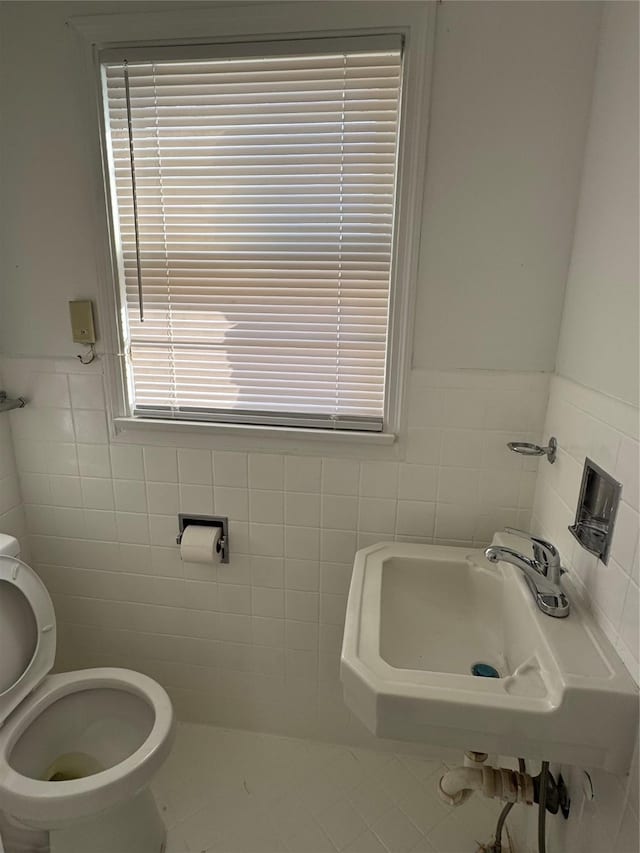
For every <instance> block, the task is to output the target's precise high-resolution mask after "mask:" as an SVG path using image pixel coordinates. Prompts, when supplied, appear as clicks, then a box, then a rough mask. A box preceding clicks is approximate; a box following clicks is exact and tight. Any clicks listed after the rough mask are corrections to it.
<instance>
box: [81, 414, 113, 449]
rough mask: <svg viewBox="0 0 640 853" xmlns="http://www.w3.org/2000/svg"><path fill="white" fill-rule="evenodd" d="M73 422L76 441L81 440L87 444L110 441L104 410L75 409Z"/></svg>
mask: <svg viewBox="0 0 640 853" xmlns="http://www.w3.org/2000/svg"><path fill="white" fill-rule="evenodd" d="M73 423H74V427H75V435H76V441H81V442H84V443H85V444H107V442H108V441H109V434H108V432H107V421H106V417H105V413H104V410H100V411H89V410H84V409H83V410H77V409H74V411H73Z"/></svg>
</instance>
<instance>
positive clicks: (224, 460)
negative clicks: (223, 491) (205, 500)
mask: <svg viewBox="0 0 640 853" xmlns="http://www.w3.org/2000/svg"><path fill="white" fill-rule="evenodd" d="M247 464H248V463H247V454H246V453H236V452H233V451H225V450H216V451H214V454H213V481H214V483H215V485H216V487H217V486H233V487H235V488H244V489H246V487H247V484H248V478H247Z"/></svg>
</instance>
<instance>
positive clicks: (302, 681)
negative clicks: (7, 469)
mask: <svg viewBox="0 0 640 853" xmlns="http://www.w3.org/2000/svg"><path fill="white" fill-rule="evenodd" d="M3 368H4V372H5V377H6V380H7V385H8V387H9V389H10V390H11V391H15V392H16V393H17V392H20V393H22V394H24V395H27V396H28V397H29V398H30V403H29V406H28V407H27V408H26V409H24V410H21V411H19V412H16V413H15V414H14V415H13V416H12V419H11V422H12V427H13V434H14V444H15V452H16V459H17V467H18V471H19V476H20V483H21V487H22V493H23V497H24V503H25V508H26V517H27V524H28V530H29V533H30V539H31V544H32V548H33V560H34V564H35V565H36V567H37V569H38V571H39V572H40V573H41V575H42V577H43V578H44V580H45V582H46V583H47V585H48V587H49V589H50V591H51V593H52V595H53V597H54V600H55V604H56V609H57V615H58V623H59V626H60V654H59V658H58V665H59V667H61V668H66V669H69V668H74V667H80V666H93V665H99V664H107V663H109V664H113V665H123V666H129V667H133V668H136V669H139V670H142V671H144V672H148V673H149V674H151V675H152V676H154V677H156V678H157V679H158V680H159V681H160V682H161V683H163V684H164V685H165V686H166V687H167V689H168V690H169V691H170V693H171V695H172V697H173V699H174V700H175V703H176V706H177V708H178V711H179V713H180V714H181V715H182V716H183V717H184V718H188V719H195V720H198V721H203V722H217V723H221V724H232V725H235V726H244V727H249V728H259V729H263V730H269V729H275V730H279V731H285V732H287V733H291V734H294V733H301V734H310V735H324V736H329V737H331V736H333V737H350V738H353V737H355V736H358V735H359V733H360V728H359V725H358V724H356V723H355V722H354V721H353V720H352V719H351V717H350V714H349V713H348V712H347V710H346V708H345V706H344V704H343V702H342V697H341V689H340V684H339V680H338V662H339V650H340V645H341V640H342V628H343V623H344V613H345V605H346V598H347V592H348V587H349V580H350V574H351V566H352V564H353V557H354V553H355V551H356V549H357V548H358V547H363V546H366V545H369V544H371V543H373V542H375V541H379V540H380V539H381V538H394V537H397V538H399V539H419V540H422V541H436V542H452V543H460V542H461V543H465V544H468V545H481V544H484V543H486V542H488V541H489V540H490V538H491V535H492V533H493V531H494V530H495V529H496V528H499V527H502V526H504V525H505V524H516V525H518V524H519V525H522V526H527V525H528V523H529V520H530V512H531V507H532V501H533V480H534V478H535V469H536V464H535V462H533V463H531V462H530V461H529V462H525V461H523V459H522V458H521V457H517V456H514V455H513V454H510V453H509V452H508V451H507V449H506V447H505V442H506V441H507V440H508V439H518V438H519V439H526V438H535V439H536V440H537V439H538V438H539V437H540V430H541V426H542V422H543V418H544V411H545V406H546V398H547V384H548V376H547V375H545V374H537V373H533V374H527V373H490V372H483V371H453V372H428V371H421V372H415V373H414V374H413V375H412V378H411V390H410V413H409V419H408V420H409V422H408V432H407V435H406V436H404V437H403V439H402V441H400V442H399V443H398V447H397V448H395V449H394V450H393V451H392V452H391V454H388V456H389V458H385V459H380V458H371V457H372V456H373V455H374V454H371V453H370V452H369V454H368V455H367V451H364V452H362V451H360V452H358V451H355V452H354V451H353V450H352V448H351V447H349V450H348V453H349V458H345V456H344V455H345V450H344V448H343V449H342V451H338V452H337V453H336V457H335V458H334V457H330V456H327V455H326V453H325V455H321V452H319V451H317V450H316V448H315V446H314V445H313V444H309V450H307V449H305V450H303V451H302V452H295V453H292V452H287V453H282V452H266V450H265V448H264V447H263V448H262V452H258V451H256V450H254V449H253V448H248V449H247V448H245V449H242V450H238V449H237V447H238V446H241V445H239V443H238V441H236V442H235V444H233V443H230V442H229V440H226V441H225V440H223V439H215V438H214V439H211V440H202V439H199V440H198V442H197V445H198V446H194V443H193V442H192V441H189V440H188V439H187V438H185V439H184V440H182V439H178V442H179V443H178V444H176V443H171V444H170V446H168V445H169V442H172V441H173V439H172V438H171V437H167V436H166V435H163V436H162V438H158V439H154V443H145V444H132V443H123V442H122V439H116V440H114V441H111V442H110V440H109V436H108V429H107V417H106V412H105V405H104V391H103V385H102V376H101V372H100V365H99V362H98V363H97V364H96V365H93V366H92V367H90V368H88V369H87V368H83V367H81V366H80V365H79V364H78V363H77V362H75V361H74V360H73V359H67V360H62V361H39V360H34V359H14V358H6V359H4V362H3ZM127 438H129V437H127ZM135 438H136V437H134V439H135ZM256 447H258V445H256ZM267 450H268V448H267ZM338 457H341V458H338ZM213 509H215V512H216V513H218V514H222V515H228V516H229V519H230V541H231V553H232V559H231V563H230V565H228V566H217V567H208V566H197V565H192V564H186V563H183V562H181V560H180V558H179V553H178V549H177V547H176V544H175V536H176V528H177V513H178V512H179V511H183V512H194V513H207V512H211V511H212V510H213Z"/></svg>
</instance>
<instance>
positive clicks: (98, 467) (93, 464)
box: [77, 444, 111, 477]
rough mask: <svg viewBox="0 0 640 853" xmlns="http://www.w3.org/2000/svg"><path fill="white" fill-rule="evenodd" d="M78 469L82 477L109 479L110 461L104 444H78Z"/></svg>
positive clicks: (107, 449)
mask: <svg viewBox="0 0 640 853" xmlns="http://www.w3.org/2000/svg"><path fill="white" fill-rule="evenodd" d="M77 452H78V469H79V471H80V474H81V475H82V476H83V477H111V459H110V456H109V448H108V447H107V445H106V444H78V445H77Z"/></svg>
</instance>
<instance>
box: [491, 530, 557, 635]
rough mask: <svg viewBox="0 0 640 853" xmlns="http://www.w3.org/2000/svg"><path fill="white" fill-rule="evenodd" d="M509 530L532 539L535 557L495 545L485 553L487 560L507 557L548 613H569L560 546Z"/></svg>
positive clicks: (518, 531) (541, 606)
mask: <svg viewBox="0 0 640 853" xmlns="http://www.w3.org/2000/svg"><path fill="white" fill-rule="evenodd" d="M505 532H506V533H512V534H513V535H514V536H520V537H522V538H523V539H528V540H529V542H531V544H532V547H533V558H531V557H526V556H525V555H524V554H520V553H519V552H518V551H515V550H514V549H513V548H507V547H505V546H503V545H492V546H491V547H490V548H487V549H486V551H485V552H484V555H485V557H486V558H487V560H489V561H490V562H492V563H497V562H499V561H500V560H503V561H504V562H505V563H511V565H512V566H515V567H516V568H518V569H520V571H521V572H522V573H523V575H524V579H525V580H526V582H527V584H528V586H529V589H530V590H531V593H532V594H533V597H534V599H535V602H536V604H537V605H538V607H539V608H540V610H542V612H543V613H546V614H547V616H555V617H556V618H562V617H563V616H568V615H569V599H568V598H567V596H566V595H565V593H564V591H563V589H562V587H561V586H560V576H561V575H562V574H563V573H564V569H563V568H562V567H561V565H560V554H559V552H558V549H557V548H556V546H555V545H553V544H552V543H551V542H547V541H546V540H544V539H539V538H538V537H537V536H531V535H530V534H529V533H525V532H524V531H523V530H515V529H514V528H513V527H505Z"/></svg>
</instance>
